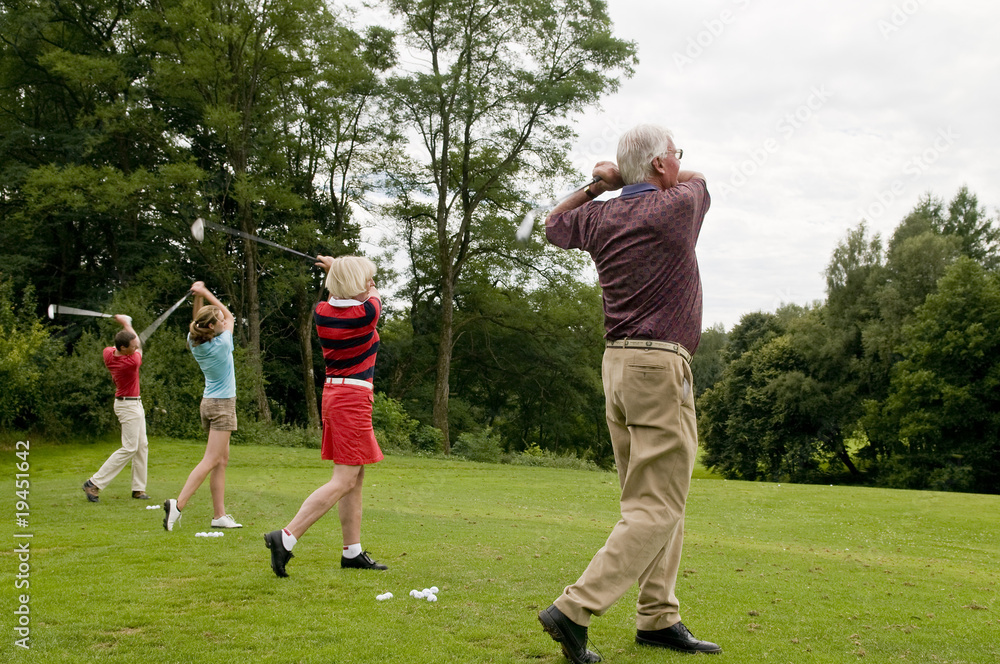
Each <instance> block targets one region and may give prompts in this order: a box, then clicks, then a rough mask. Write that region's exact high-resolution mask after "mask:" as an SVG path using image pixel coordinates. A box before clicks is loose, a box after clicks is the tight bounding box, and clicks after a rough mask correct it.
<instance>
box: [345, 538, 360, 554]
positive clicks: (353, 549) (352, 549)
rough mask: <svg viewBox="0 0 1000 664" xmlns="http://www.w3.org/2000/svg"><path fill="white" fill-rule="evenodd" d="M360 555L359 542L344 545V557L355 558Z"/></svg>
mask: <svg viewBox="0 0 1000 664" xmlns="http://www.w3.org/2000/svg"><path fill="white" fill-rule="evenodd" d="M360 555H361V543H360V542H358V543H357V544H351V545H350V546H345V547H344V557H345V558H357V557H358V556H360Z"/></svg>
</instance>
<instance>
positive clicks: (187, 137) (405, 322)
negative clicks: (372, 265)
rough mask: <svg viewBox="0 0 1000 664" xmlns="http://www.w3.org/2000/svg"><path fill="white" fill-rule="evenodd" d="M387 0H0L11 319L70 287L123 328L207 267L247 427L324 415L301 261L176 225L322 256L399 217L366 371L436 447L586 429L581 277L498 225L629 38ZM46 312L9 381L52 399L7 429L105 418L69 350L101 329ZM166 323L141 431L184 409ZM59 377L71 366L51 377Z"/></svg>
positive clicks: (561, 147)
mask: <svg viewBox="0 0 1000 664" xmlns="http://www.w3.org/2000/svg"><path fill="white" fill-rule="evenodd" d="M380 6H381V8H382V9H384V10H386V11H387V12H389V13H390V14H391V15H392V16H393V17H394V18H395V20H396V21H397V23H398V26H396V27H397V30H396V31H393V30H392V29H390V28H389V27H387V26H384V25H369V26H364V27H362V28H360V29H355V28H354V27H353V26H352V25H351V20H352V15H351V13H350V11H349V10H348V9H347V8H345V7H343V6H339V5H337V4H336V3H334V4H327V3H325V2H323V1H322V0H287V1H284V2H270V1H268V0H186V1H184V2H181V1H179V0H157V1H156V2H130V1H126V2H121V1H119V0H114V1H112V0H91V1H88V2H81V1H72V0H71V1H59V2H56V1H55V0H41V1H37V0H25V1H19V0H12V1H11V2H8V3H5V8H4V12H3V14H2V16H0V80H2V83H0V135H2V137H3V138H2V140H0V169H2V178H0V216H2V228H0V241H2V246H3V249H2V253H3V256H2V267H0V270H2V272H3V279H4V281H5V283H6V284H7V286H5V291H4V292H5V305H9V306H8V307H7V313H6V317H7V321H6V324H7V325H8V326H10V325H15V324H19V325H21V326H22V329H23V330H25V333H26V335H27V337H26V338H33V339H34V341H39V340H40V338H41V337H40V336H39V337H38V338H34V337H32V335H35V334H36V332H37V329H36V328H35V327H34V323H32V322H31V320H32V316H34V315H37V314H39V313H40V312H41V311H43V310H44V307H45V305H46V304H47V303H63V304H70V305H75V306H82V307H86V308H100V309H104V310H119V311H121V310H124V309H123V308H125V307H127V308H128V312H129V313H131V314H132V315H133V317H134V318H135V319H136V324H137V325H139V324H140V323H143V322H145V321H146V320H147V319H151V317H153V316H155V314H156V313H157V312H158V311H161V310H162V309H164V308H165V304H166V303H168V302H170V301H171V300H176V299H177V298H178V297H179V296H180V294H181V293H183V291H184V289H185V288H186V287H187V286H188V285H189V284H190V282H191V281H193V280H194V279H196V278H201V279H204V280H205V281H206V282H208V283H209V284H210V286H211V287H212V288H213V290H215V291H216V292H218V293H220V295H221V296H222V297H223V298H224V299H225V300H226V301H227V303H228V304H229V306H230V308H231V309H232V311H233V312H234V314H235V315H236V318H237V321H238V325H237V330H236V336H237V339H238V343H239V346H240V354H241V356H240V358H239V359H240V362H241V366H242V368H241V375H240V377H239V378H240V386H241V387H240V390H241V397H240V412H241V415H242V416H243V417H244V421H247V422H252V423H255V424H256V423H259V424H261V425H262V426H265V427H266V426H267V425H269V424H271V423H273V424H275V425H283V426H307V427H312V428H315V427H318V424H319V409H318V403H317V384H318V381H319V380H320V379H321V377H322V375H323V371H322V362H321V359H322V358H321V356H320V355H319V354H318V353H315V352H314V350H313V336H314V334H313V332H312V320H311V311H312V307H313V304H314V303H315V302H316V301H317V300H318V299H319V298H320V297H321V296H322V291H321V284H320V280H319V278H318V273H317V270H316V269H315V268H314V267H312V266H311V265H309V263H308V262H306V261H298V260H295V259H290V258H289V257H288V256H286V255H283V254H281V253H279V252H276V251H272V250H270V249H268V248H267V247H262V246H260V245H258V244H256V243H254V242H252V241H250V240H244V239H234V238H233V237H231V236H228V235H224V234H218V233H215V234H213V233H211V232H209V233H208V234H206V237H205V239H204V241H203V242H201V243H197V242H193V241H192V240H191V236H190V232H189V230H188V229H189V227H190V225H191V223H192V222H193V221H194V220H195V219H196V218H199V217H201V218H205V219H208V220H211V221H214V222H215V223H219V224H224V225H226V226H228V227H231V228H233V229H235V230H239V231H242V232H244V233H249V234H255V235H258V236H260V237H263V238H266V239H271V240H272V241H277V242H280V243H281V244H284V245H286V246H290V247H292V248H294V249H296V250H298V251H302V252H303V253H307V254H311V255H316V254H328V255H341V254H345V253H358V252H359V247H360V242H361V236H362V231H363V228H362V222H361V221H359V218H360V217H361V215H359V214H358V212H359V211H360V210H364V211H365V212H366V213H367V214H366V215H364V216H366V217H367V216H369V215H374V216H375V217H377V218H379V219H382V220H385V221H387V222H389V223H391V227H392V228H393V232H392V233H390V235H389V237H388V238H387V239H386V241H385V246H384V247H383V249H384V255H383V259H382V268H381V274H380V281H381V283H382V284H386V283H392V284H395V286H396V287H395V288H394V291H395V292H394V297H393V299H392V301H390V302H388V303H387V304H388V305H389V306H387V308H386V315H385V323H384V325H383V327H384V332H383V338H384V340H385V342H384V344H383V351H382V357H381V361H380V365H381V366H380V368H379V378H378V382H377V385H376V388H377V389H378V390H379V391H380V392H381V393H384V394H387V395H389V397H391V398H392V399H395V400H396V401H399V402H401V403H403V404H405V405H406V409H407V411H408V413H410V414H411V417H412V418H414V419H415V420H416V421H419V422H420V423H422V424H424V425H426V426H427V427H431V428H433V429H435V430H436V433H434V434H433V435H430V434H429V437H430V439H431V440H432V441H435V442H433V443H428V444H432V445H436V446H438V447H440V448H441V449H442V450H443V451H444V452H448V451H449V449H450V447H451V442H452V441H451V439H452V437H453V436H452V435H451V428H452V427H455V428H456V429H457V432H458V433H462V432H466V431H478V430H480V429H482V428H484V427H490V428H491V429H492V430H495V431H497V432H502V433H503V435H504V436H505V439H509V440H512V441H517V442H516V443H514V444H516V445H520V446H524V447H527V446H529V445H540V446H541V447H542V448H543V449H551V450H562V451H566V452H580V453H583V452H585V451H586V450H587V449H589V448H590V447H591V446H598V447H600V446H604V445H605V443H606V440H605V438H606V436H604V435H603V434H600V433H597V430H598V429H599V427H596V424H595V418H594V417H593V416H592V415H590V409H591V406H592V405H593V403H594V400H595V399H596V393H595V386H598V385H599V380H598V379H595V378H594V376H593V375H592V370H591V369H589V367H591V366H592V357H590V355H591V354H592V353H593V350H592V349H591V348H587V344H588V343H591V344H593V343H599V339H600V322H599V316H595V315H594V311H598V312H599V304H598V300H597V298H598V293H597V291H596V290H595V289H594V287H593V286H591V285H582V284H580V283H579V282H578V280H577V277H576V274H577V268H578V265H579V259H577V258H575V257H568V256H565V255H562V254H560V253H559V252H555V251H551V250H550V249H548V248H547V247H545V246H544V243H542V242H539V241H537V240H536V241H534V242H532V243H529V245H528V246H526V247H519V246H516V245H515V244H514V243H513V230H514V225H515V223H516V222H515V219H516V218H519V217H520V215H523V214H524V213H525V212H526V211H527V210H528V209H529V208H530V207H531V203H530V201H533V200H539V199H540V198H544V197H547V196H548V195H549V194H550V192H551V191H552V189H553V188H554V187H556V186H557V185H558V183H559V182H560V181H561V178H564V177H566V176H567V175H568V174H570V173H571V168H570V166H569V163H568V158H567V155H568V153H569V148H570V144H571V141H572V139H573V132H572V129H571V121H572V118H573V116H574V115H575V114H577V113H579V112H581V111H582V110H584V109H585V108H587V107H589V106H592V105H593V104H595V103H596V102H597V100H598V99H599V97H600V96H601V95H602V94H605V93H607V92H609V91H613V90H614V89H615V88H616V86H617V85H618V79H619V77H621V76H628V75H631V73H632V70H633V67H634V65H635V62H636V56H635V46H634V44H632V43H630V42H627V41H624V40H620V39H617V38H616V37H614V36H613V34H612V26H611V22H610V19H609V17H608V14H607V8H606V6H605V3H604V2H593V1H591V0H556V1H554V2H541V1H535V0H529V1H526V2H516V3H511V2H505V1H501V0H458V1H455V2H440V1H439V0H384V1H383V2H381V3H380ZM401 266H405V267H401ZM26 303H30V304H26ZM31 307H34V311H33V312H32V311H30V309H31ZM595 307H596V308H595ZM570 316H575V317H576V318H575V319H574V320H573V321H571V322H570V321H568V320H567V317H570ZM55 323H56V324H48V325H47V326H46V327H45V328H44V330H45V331H47V333H48V334H50V335H54V338H55V339H56V341H57V342H58V343H57V344H56V345H58V346H61V347H62V350H64V351H65V352H63V353H54V352H53V351H52V349H51V348H49V349H48V350H46V348H48V346H47V345H46V344H42V345H41V346H38V348H37V349H36V350H37V352H38V353H39V354H40V355H39V356H38V358H37V360H38V361H37V363H36V366H35V367H34V369H38V370H39V371H40V373H38V375H37V376H36V375H35V373H36V372H35V371H34V370H32V371H27V372H26V373H25V374H24V375H23V376H22V380H23V381H27V382H29V383H31V382H32V381H34V382H33V385H34V388H31V389H29V388H28V387H26V386H22V387H24V388H25V389H24V390H22V392H21V394H23V395H30V394H32V393H37V394H38V395H40V396H38V398H39V399H43V400H49V403H50V404H51V399H53V398H54V399H56V400H57V401H61V402H63V403H62V405H61V406H60V409H61V410H62V411H64V412H62V414H61V416H53V415H51V414H46V413H45V410H46V409H45V408H41V407H40V405H39V404H37V403H36V404H35V407H31V408H28V407H22V408H20V409H15V410H12V411H10V413H9V414H7V415H5V416H4V417H5V422H4V424H5V425H8V426H22V427H23V426H40V425H41V424H42V423H43V422H47V426H49V427H53V428H54V429H53V430H57V429H58V428H59V427H60V424H59V423H60V422H63V423H68V422H70V421H73V422H77V423H79V425H86V426H85V428H86V427H89V426H93V427H96V428H97V429H100V427H101V426H105V427H106V425H107V424H108V422H106V421H104V420H106V418H104V417H103V416H98V415H94V414H89V413H90V411H91V410H92V409H93V408H99V407H98V404H97V403H96V402H95V403H84V402H88V401H95V400H96V397H94V398H93V399H92V398H91V397H93V395H92V392H93V390H89V389H88V387H89V386H93V385H101V384H103V383H102V382H101V381H103V378H102V377H101V375H100V371H99V370H98V369H99V368H100V367H98V368H97V369H95V368H94V367H93V366H91V364H88V363H89V362H90V359H89V358H90V357H91V356H92V353H93V350H94V348H96V347H97V346H99V345H100V344H101V343H103V342H104V337H105V336H107V335H108V333H109V330H108V329H107V328H106V326H104V327H100V326H97V327H95V326H94V324H93V322H92V321H90V322H88V321H73V322H68V324H67V321H65V320H59V321H56V322H55ZM182 323H183V321H180V320H172V321H171V322H170V323H168V325H167V326H166V327H164V328H162V330H161V331H160V332H158V333H157V335H156V336H155V337H154V338H153V339H152V340H151V342H150V344H149V345H150V349H149V351H150V352H149V353H148V365H147V367H146V369H145V370H144V371H145V373H144V376H145V378H144V380H145V382H146V383H147V385H148V390H149V392H150V397H149V400H150V402H155V407H154V408H153V409H152V413H151V415H150V418H151V420H152V421H151V430H153V431H159V432H163V433H177V434H180V433H183V432H184V431H185V430H186V428H187V425H185V424H183V422H184V421H185V418H184V417H182V416H181V415H180V413H183V412H186V411H188V410H190V408H191V403H190V397H191V396H192V394H193V392H192V390H193V389H194V388H193V387H192V384H191V382H190V381H189V380H187V379H186V378H185V377H186V375H187V373H188V369H189V368H190V367H189V366H187V365H188V364H190V363H189V362H188V359H185V358H186V356H185V351H184V348H183V344H182V343H181V344H178V343H177V342H176V337H178V336H181V337H182V335H183V329H182ZM60 326H61V327H60ZM7 329H10V327H8V328H7ZM42 336H44V335H42ZM32 343H33V342H32ZM29 346H30V343H29ZM161 349H162V350H161ZM511 350H514V352H513V353H510V351H511ZM74 362H75V363H77V364H76V365H73V366H71V365H72V363H74ZM157 363H159V364H157ZM44 367H49V368H48V369H44ZM49 374H53V376H51V377H50V378H46V376H48V375H49ZM55 375H62V376H63V379H62V380H65V381H68V382H64V383H59V384H60V385H61V386H62V387H61V389H60V390H59V392H60V393H59V394H56V395H53V394H52V393H51V390H50V388H51V387H53V386H54V385H49V384H47V382H46V381H49V382H51V381H56V378H55V377H54V376H55ZM32 376H35V378H34V379H33V378H32ZM36 379H37V380H36ZM75 381H79V384H78V385H77V384H75V383H74V382H75ZM95 381H97V382H95ZM105 382H106V381H105ZM161 382H162V389H160V383H161ZM76 387H79V388H82V394H80V393H77V394H75V395H74V396H68V395H67V394H62V393H65V392H72V391H73V390H74V388H76ZM33 390H34V392H33ZM154 397H155V398H154ZM178 400H179V401H178ZM22 401H24V402H25V403H28V402H30V401H31V399H30V398H27V396H26V397H25V399H22ZM72 401H76V402H79V403H76V404H75V405H74V404H72V403H69V402H72ZM22 405H23V404H22ZM85 406H86V407H85ZM92 407H93V408H92ZM15 413H17V414H15ZM563 416H568V419H569V420H570V422H567V421H565V420H566V419H567V418H566V417H563ZM175 417H176V419H175ZM81 418H82V419H81ZM88 418H89V419H88ZM94 418H97V419H98V420H100V421H93V419H94ZM79 425H77V426H79ZM425 433H426V432H425ZM425 438H427V436H425ZM578 441H583V442H578ZM602 454H605V455H607V450H605V451H604V452H602Z"/></svg>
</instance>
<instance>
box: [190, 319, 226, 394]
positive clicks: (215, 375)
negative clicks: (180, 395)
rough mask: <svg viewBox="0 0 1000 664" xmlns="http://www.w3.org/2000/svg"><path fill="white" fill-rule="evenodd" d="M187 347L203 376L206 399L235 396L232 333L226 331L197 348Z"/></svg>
mask: <svg viewBox="0 0 1000 664" xmlns="http://www.w3.org/2000/svg"><path fill="white" fill-rule="evenodd" d="M188 345H189V346H190V347H191V354H192V355H194V359H195V360H197V362H198V366H199V367H201V371H202V373H203V374H205V392H204V393H203V394H202V396H203V397H204V398H206V399H232V398H233V397H235V396H236V368H235V367H234V366H233V333H232V332H230V331H229V330H226V331H225V332H223V333H222V334H220V335H218V336H216V337H215V338H213V339H212V340H211V341H206V342H205V343H203V344H198V345H197V346H193V345H191V335H190V334H188Z"/></svg>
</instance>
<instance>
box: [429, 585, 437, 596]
mask: <svg viewBox="0 0 1000 664" xmlns="http://www.w3.org/2000/svg"><path fill="white" fill-rule="evenodd" d="M431 592H432V593H433V594H435V595H437V594H438V587H437V586H431Z"/></svg>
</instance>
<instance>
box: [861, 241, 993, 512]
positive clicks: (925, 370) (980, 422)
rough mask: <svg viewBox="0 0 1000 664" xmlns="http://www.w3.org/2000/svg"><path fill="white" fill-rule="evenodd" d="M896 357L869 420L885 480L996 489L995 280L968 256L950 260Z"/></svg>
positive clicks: (905, 333) (898, 483) (919, 485)
mask: <svg viewBox="0 0 1000 664" xmlns="http://www.w3.org/2000/svg"><path fill="white" fill-rule="evenodd" d="M900 350H901V354H902V356H903V359H902V360H901V361H900V362H899V363H898V364H897V365H896V366H895V367H894V370H893V375H892V381H891V385H890V392H889V396H888V398H887V399H886V400H885V401H884V402H883V403H882V404H881V405H880V406H876V405H875V404H872V405H871V407H870V410H869V418H868V420H867V422H868V424H869V426H870V427H871V428H872V429H873V430H874V431H877V432H879V433H881V434H882V435H884V436H887V437H888V438H889V440H894V441H898V442H896V443H895V444H893V445H892V450H893V453H892V458H891V460H890V464H889V468H887V469H886V472H885V475H886V481H887V482H888V483H889V484H890V485H891V486H905V487H911V488H934V489H942V490H959V491H983V492H995V491H997V490H998V487H1000V462H998V458H1000V283H998V280H997V278H996V276H995V275H992V274H990V273H988V272H986V271H985V270H984V269H983V268H982V267H981V266H980V265H978V264H977V263H975V262H974V261H972V260H971V259H969V258H964V257H963V258H961V259H959V260H958V261H957V262H956V263H955V264H954V265H952V266H951V267H950V268H949V269H948V270H947V272H946V273H945V276H944V277H943V278H942V279H941V281H940V282H939V284H938V289H937V292H936V293H934V294H932V295H930V296H928V297H927V300H926V301H925V302H924V304H922V305H921V306H920V307H918V308H917V310H916V312H915V316H914V320H913V322H912V323H910V324H909V325H907V326H906V327H905V328H904V330H903V344H902V346H901V348H900Z"/></svg>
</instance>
